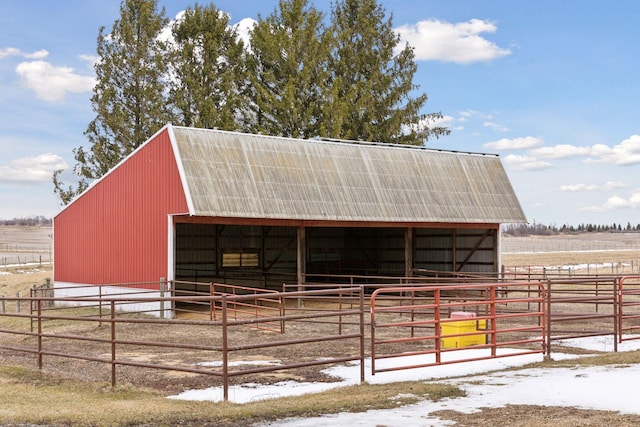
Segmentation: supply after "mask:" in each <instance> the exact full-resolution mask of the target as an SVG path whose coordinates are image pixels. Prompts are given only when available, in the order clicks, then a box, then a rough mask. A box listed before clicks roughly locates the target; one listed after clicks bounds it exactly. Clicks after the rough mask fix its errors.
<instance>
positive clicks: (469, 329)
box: [371, 283, 546, 375]
mask: <svg viewBox="0 0 640 427" xmlns="http://www.w3.org/2000/svg"><path fill="white" fill-rule="evenodd" d="M544 301H545V288H544V285H543V284H542V283H526V284H523V283H494V284H477V285H474V284H448V285H438V286H404V287H383V288H380V289H377V290H375V291H374V292H373V293H372V295H371V373H372V375H375V374H376V373H379V372H387V371H394V370H401V369H412V368H421V367H428V366H436V365H444V364H450V363H459V362H468V361H474V360H484V359H491V358H499V357H509V356H519V355H525V354H535V353H544V352H545V349H546V333H545V328H546V326H545V325H546V322H545V312H544ZM463 350H465V351H464V352H463ZM467 350H474V351H472V352H468V351H467ZM476 350H477V351H476ZM406 356H420V357H419V358H418V359H411V360H410V361H407V362H403V361H402V359H398V360H396V361H395V362H394V363H393V364H392V366H388V367H378V366H376V364H377V363H376V362H380V361H381V360H383V359H389V358H399V357H406ZM405 360H407V359H405ZM416 360H417V361H416Z"/></svg>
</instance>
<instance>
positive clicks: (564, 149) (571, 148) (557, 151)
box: [530, 144, 592, 159]
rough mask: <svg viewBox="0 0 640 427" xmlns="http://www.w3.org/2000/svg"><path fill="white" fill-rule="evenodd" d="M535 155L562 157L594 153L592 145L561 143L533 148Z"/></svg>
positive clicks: (553, 157) (545, 157)
mask: <svg viewBox="0 0 640 427" xmlns="http://www.w3.org/2000/svg"><path fill="white" fill-rule="evenodd" d="M530 153H531V154H533V155H534V156H538V157H542V158H544V159H561V158H566V157H577V156H589V155H591V153H592V148H591V147H578V146H575V145H570V144H559V145H554V146H553V147H540V148H536V149H533V150H531V152H530Z"/></svg>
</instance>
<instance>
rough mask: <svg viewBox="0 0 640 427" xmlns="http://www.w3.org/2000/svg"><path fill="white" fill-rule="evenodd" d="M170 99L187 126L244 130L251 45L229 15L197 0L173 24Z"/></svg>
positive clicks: (182, 122)
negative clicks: (247, 49) (247, 51)
mask: <svg viewBox="0 0 640 427" xmlns="http://www.w3.org/2000/svg"><path fill="white" fill-rule="evenodd" d="M173 39H174V46H173V48H172V59H171V63H172V64H173V66H172V77H173V79H172V83H171V86H172V87H171V90H170V99H171V102H172V104H173V105H174V107H175V108H176V110H177V113H178V115H179V118H178V120H179V121H180V122H181V124H182V125H184V126H193V127H200V128H209V129H213V128H218V129H224V130H239V129H240V128H241V126H242V123H243V120H242V117H243V115H244V114H245V113H246V110H247V106H246V105H247V104H248V98H247V96H246V94H245V91H246V86H247V73H246V65H245V64H246V61H245V50H244V47H243V43H242V41H241V40H239V38H238V33H237V31H236V30H234V29H233V28H232V27H230V26H229V16H228V15H227V14H225V13H223V12H222V11H220V10H218V9H216V7H215V6H214V5H210V6H206V7H202V6H198V5H196V6H194V7H193V8H189V9H187V10H186V11H185V13H184V16H183V18H182V19H181V20H179V21H178V22H177V23H176V24H175V25H174V27H173Z"/></svg>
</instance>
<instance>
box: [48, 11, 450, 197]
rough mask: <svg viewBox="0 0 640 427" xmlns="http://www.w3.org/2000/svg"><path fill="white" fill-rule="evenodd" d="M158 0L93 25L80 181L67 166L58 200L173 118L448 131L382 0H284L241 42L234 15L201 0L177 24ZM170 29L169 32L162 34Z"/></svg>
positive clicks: (284, 129) (208, 124)
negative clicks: (68, 177)
mask: <svg viewBox="0 0 640 427" xmlns="http://www.w3.org/2000/svg"><path fill="white" fill-rule="evenodd" d="M169 24H170V21H169V19H168V18H167V17H166V12H165V9H164V8H162V9H159V8H158V0H123V1H122V2H121V5H120V17H119V19H117V20H116V21H115V22H114V24H113V27H112V28H111V30H110V31H108V32H107V30H106V29H105V27H101V28H100V29H99V31H98V39H97V53H98V56H99V60H98V61H97V63H96V65H95V71H96V76H97V84H96V85H95V87H94V90H93V96H92V98H91V104H92V108H93V111H94V112H95V118H94V119H93V120H92V121H91V122H90V123H89V125H88V127H87V129H86V131H85V133H84V134H85V136H86V138H87V140H88V143H89V145H88V146H87V147H84V146H80V147H77V148H75V149H74V150H73V154H74V157H75V160H76V161H77V163H76V165H75V166H74V168H73V172H74V174H75V175H76V176H77V178H78V183H77V185H75V186H74V185H69V186H65V184H64V183H63V182H62V181H61V180H60V174H61V173H62V172H63V171H61V170H59V171H56V172H55V173H54V175H53V183H54V192H55V194H56V195H57V196H58V198H59V199H60V201H61V202H62V203H63V204H67V203H68V202H69V201H71V200H72V199H73V198H74V197H75V196H76V195H78V194H79V193H81V192H82V191H84V190H85V189H86V188H87V187H88V186H89V184H90V183H91V182H92V181H93V180H95V179H97V178H100V177H101V176H103V175H104V174H105V173H106V172H107V171H108V170H109V169H111V168H112V167H114V166H115V165H116V164H117V163H118V162H119V161H120V160H122V159H123V158H124V157H126V156H127V155H128V154H130V153H131V152H133V151H134V150H135V149H136V148H137V147H138V146H140V145H141V144H142V143H143V142H144V141H146V140H147V139H148V138H149V137H150V136H151V135H153V133H155V132H156V131H157V130H158V129H160V128H161V127H162V126H164V125H165V124H166V123H173V124H175V125H182V126H190V127H200V128H210V129H214V128H215V129H221V130H232V131H240V132H247V133H255V134H268V135H274V136H285V137H293V138H313V137H327V138H336V139H349V140H363V141H378V142H388V143H402V144H413V145H423V144H424V143H425V142H426V141H427V140H428V139H429V138H434V137H439V136H441V135H446V134H448V133H449V130H448V129H446V128H444V127H439V126H436V125H435V124H434V123H435V122H436V120H437V119H438V118H441V117H442V116H441V113H423V112H422V110H423V107H424V105H425V103H426V101H427V95H426V93H424V92H420V91H419V87H418V85H416V84H415V83H414V82H413V77H414V74H415V72H416V70H417V65H416V63H415V55H414V52H413V49H412V48H411V47H410V46H409V45H408V44H405V45H402V44H401V42H400V38H399V35H398V34H396V33H395V32H394V31H393V20H392V16H391V15H390V14H388V13H387V12H386V10H385V9H384V8H383V7H382V6H381V5H380V4H378V3H377V1H376V0H336V1H335V2H333V3H332V5H331V10H330V12H329V14H328V15H326V14H325V13H323V12H321V11H320V10H318V9H317V8H315V7H314V6H313V5H312V4H311V3H310V2H309V0H280V2H279V5H278V6H277V7H276V8H275V10H274V11H273V12H272V13H271V14H269V15H268V16H266V17H262V16H259V17H258V19H257V22H256V24H255V26H253V28H252V29H251V30H250V32H249V39H248V43H246V44H245V42H244V41H243V40H242V39H241V37H240V34H239V30H238V28H237V27H234V26H232V25H230V21H229V16H228V15H227V14H226V13H224V12H223V11H222V10H219V9H217V8H216V6H215V5H213V4H210V5H206V6H201V5H198V4H196V5H194V6H192V7H189V8H187V9H186V11H185V12H184V14H183V16H182V17H181V18H180V19H177V20H176V21H175V22H174V23H173V24H172V25H171V26H169ZM167 28H170V34H171V35H170V36H169V37H166V31H167Z"/></svg>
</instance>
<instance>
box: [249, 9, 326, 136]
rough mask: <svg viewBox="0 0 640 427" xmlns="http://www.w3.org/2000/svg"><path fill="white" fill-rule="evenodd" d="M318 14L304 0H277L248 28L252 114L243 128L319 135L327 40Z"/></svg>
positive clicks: (320, 14)
mask: <svg viewBox="0 0 640 427" xmlns="http://www.w3.org/2000/svg"><path fill="white" fill-rule="evenodd" d="M327 37H328V33H327V32H326V31H325V29H324V26H323V14H322V13H321V12H320V11H318V10H317V9H315V8H314V7H312V6H310V5H309V2H308V1H307V0H281V1H280V3H279V10H276V11H274V12H273V13H272V14H271V15H269V16H268V17H267V18H266V19H262V18H259V20H258V23H257V24H256V26H255V27H254V29H253V32H252V33H251V55H250V62H249V64H250V67H249V69H250V74H249V75H250V79H251V87H252V89H253V91H252V94H251V100H252V103H253V114H252V117H251V123H250V124H249V126H248V129H247V130H248V131H250V132H255V133H264V134H269V135H279V136H289V137H295V138H308V137H310V136H315V135H318V127H319V124H320V123H319V117H320V111H321V103H322V100H323V97H324V93H323V92H324V89H323V86H322V85H323V83H324V82H325V81H326V80H327V77H326V76H327V73H328V70H327V65H328V64H327V61H328V54H329V49H330V43H329V41H328V39H327Z"/></svg>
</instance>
